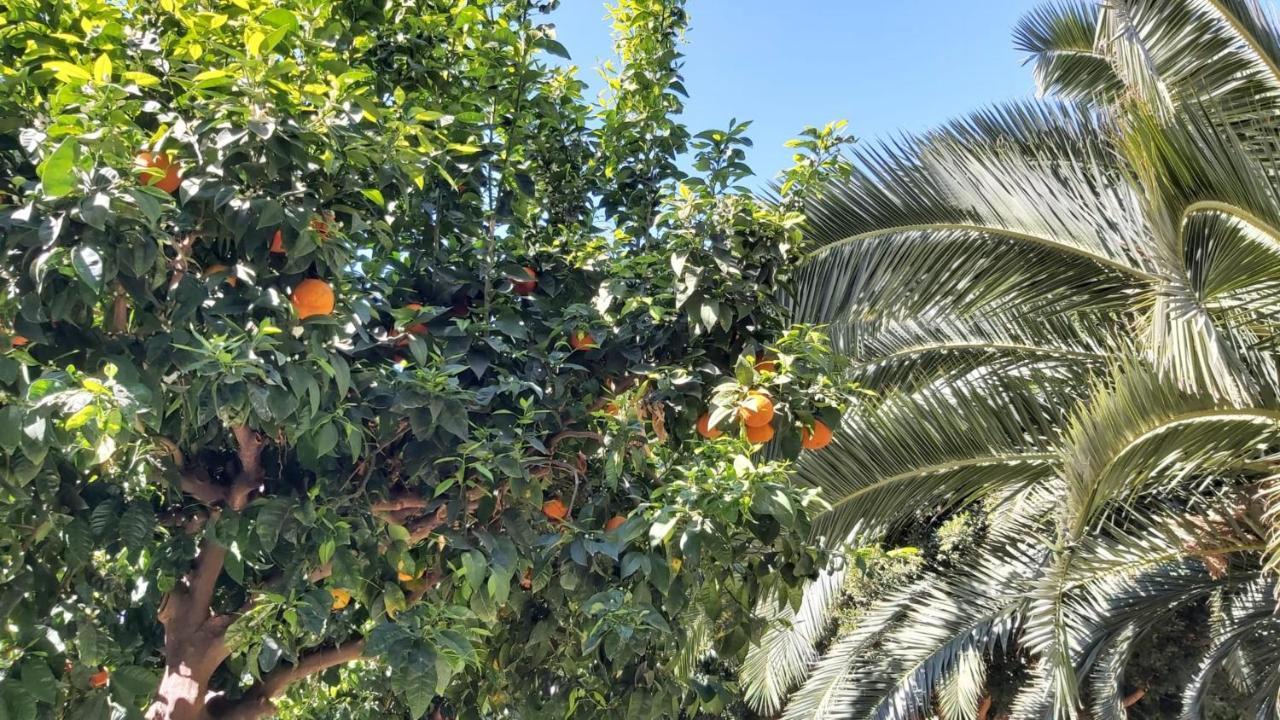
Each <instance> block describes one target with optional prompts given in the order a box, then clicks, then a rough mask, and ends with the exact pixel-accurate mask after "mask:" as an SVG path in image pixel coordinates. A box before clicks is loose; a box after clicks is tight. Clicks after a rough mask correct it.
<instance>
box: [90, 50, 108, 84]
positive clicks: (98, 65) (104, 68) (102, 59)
mask: <svg viewBox="0 0 1280 720" xmlns="http://www.w3.org/2000/svg"><path fill="white" fill-rule="evenodd" d="M93 79H94V80H95V81H96V82H100V83H108V82H111V58H109V57H107V54H106V53H103V54H101V55H99V56H98V59H97V60H94V61H93Z"/></svg>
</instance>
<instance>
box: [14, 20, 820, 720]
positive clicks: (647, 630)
mask: <svg viewBox="0 0 1280 720" xmlns="http://www.w3.org/2000/svg"><path fill="white" fill-rule="evenodd" d="M555 5H556V3H555V2H542V3H534V2H528V1H523V2H522V1H521V0H473V1H471V2H457V1H456V0H393V1H392V2H372V1H371V0H347V1H339V2H331V1H330V0H285V1H282V2H272V3H265V2H261V1H260V0H232V1H231V2H223V1H218V2H213V1H212V0H159V1H158V2H157V1H155V0H55V1H52V2H50V1H49V0H11V2H9V3H7V4H6V6H5V7H4V8H3V9H0V83H2V84H0V169H2V170H3V172H2V173H0V237H2V240H0V588H2V590H0V608H2V613H0V614H3V616H4V617H5V618H7V621H6V623H5V624H4V626H3V628H0V717H6V718H14V719H26V718H37V717H69V718H104V717H142V716H144V715H145V716H146V717H147V718H152V719H156V720H159V719H162V718H173V719H180V720H190V719H205V718H253V717H262V716H266V715H270V714H272V713H275V712H277V711H279V712H284V713H286V714H292V715H293V716H295V717H307V716H312V717H337V716H338V714H337V710H336V709H335V707H326V705H327V703H328V701H327V700H326V698H330V697H332V696H333V693H338V694H341V692H344V691H349V692H354V693H363V695H362V696H361V697H364V698H365V700H366V701H365V702H364V707H363V708H361V707H359V705H360V703H356V704H355V705H353V706H352V708H351V709H350V712H351V713H354V714H353V715H352V716H353V717H359V716H363V717H385V716H387V713H392V712H393V713H407V714H409V715H411V716H412V717H420V716H422V715H424V714H427V713H430V714H432V715H433V716H434V717H441V716H445V715H454V714H456V715H458V716H461V717H491V716H495V715H499V714H505V715H509V716H518V717H529V718H535V717H551V716H555V717H565V716H567V715H572V716H574V717H597V716H598V717H604V716H606V714H607V715H616V714H618V713H619V712H622V713H627V714H629V715H630V716H633V717H646V718H647V717H658V716H663V715H668V716H673V717H674V716H678V715H681V714H686V715H692V714H696V713H716V712H719V711H721V709H722V708H724V707H725V706H726V704H727V703H729V702H731V701H732V698H733V686H732V682H731V679H732V678H731V676H732V672H731V669H732V667H733V665H734V663H735V662H736V659H737V658H738V657H739V656H740V654H741V652H742V651H743V650H744V649H745V646H746V645H747V643H748V638H749V637H750V634H751V632H752V630H753V627H754V624H755V620H753V618H752V615H751V612H750V610H751V609H752V608H753V607H755V604H756V602H757V601H758V600H759V599H760V598H762V597H764V596H766V595H768V594H776V595H777V596H779V597H783V598H791V599H794V598H795V597H796V596H797V595H796V586H797V584H798V583H799V581H800V580H801V579H802V578H804V577H807V576H811V575H812V574H813V573H814V571H815V568H816V567H818V566H819V564H820V562H821V559H820V558H818V557H817V555H816V552H815V551H814V550H813V549H812V548H811V547H809V546H808V545H807V544H806V542H805V539H806V537H807V532H808V531H807V528H808V525H807V523H808V517H809V515H810V511H811V509H812V507H813V505H814V503H815V502H816V501H815V499H814V497H813V495H812V493H811V492H809V491H807V490H805V489H803V488H799V487H796V486H794V485H792V484H791V483H789V482H788V471H789V467H790V466H789V462H790V459H792V458H794V457H795V455H796V454H797V453H798V452H800V445H801V442H802V439H804V442H805V443H806V445H807V446H808V447H817V445H819V444H820V443H818V444H815V442H814V441H813V440H812V438H815V437H816V438H822V437H824V435H823V428H824V427H834V425H835V422H836V420H837V419H838V408H839V406H840V405H841V403H842V399H843V397H844V395H843V393H842V389H841V388H840V387H839V385H838V384H837V383H835V382H834V381H833V378H834V377H836V376H837V373H836V372H835V368H833V367H831V366H830V364H829V363H830V360H829V359H828V357H827V355H826V353H825V348H826V340H825V338H824V337H823V335H822V334H821V333H820V332H819V331H818V330H816V329H814V328H811V327H800V326H795V327H793V326H789V324H788V322H787V317H786V313H785V312H784V310H783V308H782V307H781V306H780V305H779V304H778V302H777V301H776V299H775V298H777V297H779V293H780V291H783V290H784V289H785V287H786V284H787V282H788V280H789V277H790V268H791V266H792V260H793V259H794V258H795V257H796V256H797V254H798V253H797V249H798V245H799V243H800V242H801V239H802V238H801V236H800V234H799V231H798V230H797V229H796V228H797V227H798V223H799V220H800V216H799V214H798V212H797V209H798V208H799V206H800V204H801V202H802V198H803V193H804V191H805V189H806V188H809V187H811V186H813V185H814V184H815V183H816V182H817V181H818V180H819V179H820V178H821V177H822V176H823V175H824V174H826V173H828V172H830V171H836V172H839V171H841V169H842V168H841V165H840V163H839V162H838V161H836V160H835V159H834V151H835V149H837V148H838V147H839V145H840V143H841V142H842V141H843V138H841V137H840V136H839V134H838V130H837V129H835V128H828V129H827V130H825V131H816V130H815V131H811V132H810V134H809V136H808V138H807V139H805V140H803V141H802V142H801V146H802V147H801V150H802V152H801V154H800V156H798V160H799V164H798V165H797V167H796V169H794V170H793V171H791V172H790V173H789V174H788V175H787V176H786V177H785V178H784V181H785V183H784V185H783V186H782V194H781V197H780V199H779V200H778V201H777V202H773V203H765V202H762V201H760V200H758V199H757V198H755V197H754V196H752V195H751V194H750V193H748V192H746V191H744V190H742V189H740V188H739V187H737V186H738V184H739V183H740V182H741V181H742V180H743V179H744V178H745V177H746V175H747V173H748V172H749V171H748V170H747V168H746V166H745V165H744V164H743V157H744V152H743V147H744V146H745V145H746V144H747V143H746V140H745V138H743V136H742V133H743V130H744V129H745V126H743V125H735V126H734V127H731V128H730V129H729V130H727V131H723V132H719V131H717V132H709V133H702V134H700V135H697V136H692V137H691V136H690V135H689V133H687V132H686V131H685V130H684V128H683V127H682V126H681V125H679V124H678V123H677V122H675V121H674V120H673V119H672V117H673V116H674V114H675V113H677V112H678V111H679V109H680V95H681V93H682V92H683V88H682V87H681V86H680V84H679V83H680V79H679V73H678V68H679V62H680V59H679V53H678V50H677V43H678V39H679V35H680V33H681V31H682V29H683V27H684V23H685V16H684V11H683V7H682V3H681V2H680V1H679V0H625V1H624V2H620V3H618V5H616V6H615V7H614V8H613V9H612V12H613V14H614V21H615V31H616V38H617V43H618V50H619V56H620V58H621V61H620V62H619V64H618V66H617V67H616V68H611V69H609V70H608V72H607V77H608V80H609V89H608V91H607V92H606V94H605V97H604V98H603V99H602V101H601V104H600V105H598V106H597V105H594V104H593V103H590V102H587V101H584V99H583V96H582V93H583V88H584V85H583V83H582V82H581V81H579V80H577V79H576V75H575V71H574V70H573V69H572V68H571V67H569V66H568V65H567V63H565V62H563V61H562V60H558V59H557V56H559V57H561V58H567V57H568V53H567V51H566V50H565V48H564V46H563V45H561V44H560V43H559V42H558V41H557V40H556V39H555V35H554V27H553V26H552V25H550V24H549V23H548V19H549V18H548V16H547V13H548V12H550V11H553V10H554V6H555ZM552 17H553V16H552ZM687 151H692V152H693V153H694V160H693V162H694V166H695V170H696V176H692V177H686V176H685V175H684V174H683V173H681V171H680V170H679V169H678V165H677V163H676V157H677V156H678V155H680V154H681V153H684V152H687ZM765 405H767V407H768V409H769V417H765V416H764V415H763V414H762V413H763V409H764V407H765ZM704 414H705V415H706V418H705V421H704V422H703V424H702V427H703V430H704V431H706V434H707V435H717V434H718V437H717V438H716V439H705V438H704V437H702V436H701V435H699V433H698V432H697V431H696V430H695V427H696V426H697V420H698V418H699V417H701V416H702V415H704ZM762 418H763V420H762ZM740 419H741V420H747V421H749V423H747V424H739V420H740ZM761 428H766V429H767V432H766V430H762V429H761ZM747 430H749V433H750V435H751V437H753V438H755V439H756V440H759V441H761V442H763V441H766V440H769V439H770V438H769V437H765V435H769V436H776V440H772V441H771V444H770V445H769V446H768V447H769V448H770V449H769V450H767V451H765V452H757V450H758V449H759V445H758V444H753V443H752V442H750V441H749V440H748V439H747V435H748V432H747ZM707 658H716V659H717V662H716V663H711V664H710V665H709V664H708V662H707ZM711 665H716V666H717V667H718V668H720V669H721V670H723V669H728V670H729V672H728V673H722V672H719V671H718V670H717V667H712V666H711ZM321 686H328V687H329V688H330V689H331V692H330V693H318V692H315V691H316V690H317V689H318V688H319V687H321ZM374 698H378V699H376V700H375V699H374ZM333 702H334V703H337V702H338V701H337V700H334V701H333ZM388 708H394V709H393V710H391V709H388ZM343 712H347V711H346V710H344V711H343Z"/></svg>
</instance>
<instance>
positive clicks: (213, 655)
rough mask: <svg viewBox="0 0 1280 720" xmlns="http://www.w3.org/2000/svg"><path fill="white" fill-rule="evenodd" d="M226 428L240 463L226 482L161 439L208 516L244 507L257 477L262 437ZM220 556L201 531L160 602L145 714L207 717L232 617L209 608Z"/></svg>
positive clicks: (181, 719)
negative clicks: (158, 666) (161, 636)
mask: <svg viewBox="0 0 1280 720" xmlns="http://www.w3.org/2000/svg"><path fill="white" fill-rule="evenodd" d="M232 434H233V435H235V438H236V442H237V444H238V451H237V453H238V455H239V458H240V466H241V467H240V472H239V474H238V475H237V476H236V478H235V480H234V481H233V482H232V484H231V486H229V487H227V486H223V485H219V484H217V483H214V482H212V481H210V480H208V479H207V478H205V477H203V476H202V475H199V474H196V473H192V472H189V471H188V470H187V468H185V467H184V465H185V458H184V457H183V454H182V452H181V451H180V450H179V449H178V448H177V445H175V444H174V443H172V442H170V441H164V442H161V445H164V446H165V447H166V448H167V449H168V451H169V453H170V455H171V457H172V458H173V460H174V463H175V464H176V465H178V471H179V472H180V473H181V474H182V481H181V486H182V490H183V492H185V493H187V494H189V495H191V496H192V497H194V498H195V499H197V500H199V501H201V502H203V503H204V504H206V505H209V510H208V515H209V516H210V517H217V515H218V513H220V512H221V511H222V510H221V506H223V505H225V506H226V507H229V508H231V509H233V510H237V511H238V510H242V509H244V506H245V505H246V504H247V503H248V500H249V496H250V495H251V494H252V493H253V492H254V491H255V490H257V489H258V487H259V486H260V485H261V483H262V476H263V474H262V466H261V463H260V459H261V456H262V449H263V446H264V442H263V440H262V438H261V437H260V436H259V435H258V434H257V433H255V432H253V431H252V430H250V429H249V428H247V427H244V426H237V427H235V428H232ZM226 558H227V549H226V548H224V547H222V546H221V545H219V544H218V543H217V541H215V540H214V538H213V536H212V535H208V534H206V535H205V537H204V538H203V539H202V540H201V541H200V549H199V551H198V552H197V553H196V557H195V560H194V562H193V563H192V566H191V570H190V571H189V572H188V573H187V575H186V577H185V578H184V579H183V583H182V584H181V585H180V586H178V587H176V588H174V589H173V590H172V591H171V592H169V593H168V594H167V595H166V596H165V598H164V600H163V602H162V603H161V606H160V612H159V618H160V623H161V624H162V625H164V630H165V641H164V654H165V670H164V675H163V677H162V678H161V680H160V687H159V689H158V690H157V692H156V699H155V702H153V703H152V705H151V707H150V708H148V709H147V718H148V720H207V718H209V717H210V716H209V715H208V713H207V711H206V708H205V702H206V698H207V696H208V693H209V680H210V678H212V677H213V673H214V672H215V671H216V670H217V669H218V666H219V665H221V664H222V661H223V660H226V658H227V655H228V652H229V651H228V648H227V645H226V641H225V637H226V631H227V627H228V626H230V625H231V623H232V621H234V620H235V618H234V616H232V615H226V614H223V615H220V614H216V613H214V612H213V610H212V606H213V594H214V591H215V590H216V589H217V586H218V577H219V576H220V575H221V574H222V568H223V565H224V563H225V562H226Z"/></svg>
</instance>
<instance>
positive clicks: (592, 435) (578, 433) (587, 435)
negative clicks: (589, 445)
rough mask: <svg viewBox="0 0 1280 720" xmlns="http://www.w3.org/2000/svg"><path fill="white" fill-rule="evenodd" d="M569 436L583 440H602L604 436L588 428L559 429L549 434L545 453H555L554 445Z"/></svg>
mask: <svg viewBox="0 0 1280 720" xmlns="http://www.w3.org/2000/svg"><path fill="white" fill-rule="evenodd" d="M570 438H581V439H584V440H595V441H596V442H604V437H603V436H601V435H600V433H598V432H591V431H590V430H561V431H560V432H558V433H556V434H555V435H553V436H551V441H550V442H548V443H547V454H548V455H555V454H556V446H557V445H559V444H560V443H562V442H564V441H565V440H568V439H570Z"/></svg>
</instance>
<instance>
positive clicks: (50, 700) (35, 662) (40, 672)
mask: <svg viewBox="0 0 1280 720" xmlns="http://www.w3.org/2000/svg"><path fill="white" fill-rule="evenodd" d="M22 687H23V688H25V689H26V691H27V692H28V693H31V696H32V697H34V698H36V699H37V700H39V701H40V702H43V703H45V704H46V705H53V704H54V703H56V702H57V701H58V681H57V680H54V679H53V673H52V672H51V671H50V670H49V664H48V663H46V662H45V661H44V660H40V659H35V658H33V659H31V660H27V661H26V662H24V663H22Z"/></svg>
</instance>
